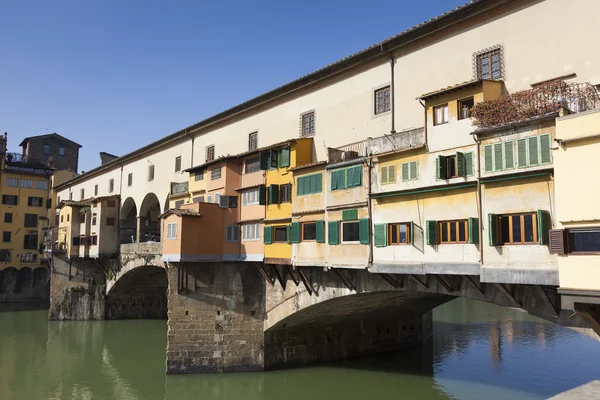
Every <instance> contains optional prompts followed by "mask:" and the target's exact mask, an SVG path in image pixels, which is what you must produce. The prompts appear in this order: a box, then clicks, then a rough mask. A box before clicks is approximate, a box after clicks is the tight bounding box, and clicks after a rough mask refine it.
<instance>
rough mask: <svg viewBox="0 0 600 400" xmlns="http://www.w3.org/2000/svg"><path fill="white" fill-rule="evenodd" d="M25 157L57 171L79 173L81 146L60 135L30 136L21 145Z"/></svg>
mask: <svg viewBox="0 0 600 400" xmlns="http://www.w3.org/2000/svg"><path fill="white" fill-rule="evenodd" d="M19 146H21V147H22V148H23V156H24V157H26V158H28V159H29V160H30V161H34V162H41V163H44V164H46V165H48V166H50V167H52V168H54V169H56V170H69V171H73V172H77V171H78V170H77V168H78V164H79V149H80V148H81V145H80V144H79V143H75V142H73V141H72V140H69V139H67V138H66V137H64V136H61V135H59V134H58V133H50V134H47V135H39V136H30V137H27V138H25V139H24V140H23V141H22V142H21V144H19Z"/></svg>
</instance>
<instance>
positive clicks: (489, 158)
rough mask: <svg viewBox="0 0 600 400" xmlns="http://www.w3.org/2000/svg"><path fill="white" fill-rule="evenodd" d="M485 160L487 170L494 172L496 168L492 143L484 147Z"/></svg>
mask: <svg viewBox="0 0 600 400" xmlns="http://www.w3.org/2000/svg"><path fill="white" fill-rule="evenodd" d="M483 160H484V161H483V164H484V169H485V172H492V171H493V169H494V158H493V154H492V145H491V144H488V145H486V146H485V147H484V148H483Z"/></svg>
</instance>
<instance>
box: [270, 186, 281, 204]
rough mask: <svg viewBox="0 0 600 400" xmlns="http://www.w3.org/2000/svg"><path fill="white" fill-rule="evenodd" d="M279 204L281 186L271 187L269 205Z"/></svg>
mask: <svg viewBox="0 0 600 400" xmlns="http://www.w3.org/2000/svg"><path fill="white" fill-rule="evenodd" d="M278 203H279V185H270V186H269V204H278Z"/></svg>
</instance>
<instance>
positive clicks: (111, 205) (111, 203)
mask: <svg viewBox="0 0 600 400" xmlns="http://www.w3.org/2000/svg"><path fill="white" fill-rule="evenodd" d="M116 206H117V201H116V200H113V199H111V200H106V207H108V208H115V207H116Z"/></svg>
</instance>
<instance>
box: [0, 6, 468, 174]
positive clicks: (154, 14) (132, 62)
mask: <svg viewBox="0 0 600 400" xmlns="http://www.w3.org/2000/svg"><path fill="white" fill-rule="evenodd" d="M465 2H467V0H427V1H406V0H400V1H398V0H378V1H367V0H363V1H357V0H345V1H342V0H330V1H328V0H320V1H317V0H304V1H301V2H292V1H289V0H269V1H266V0H258V1H241V0H235V1H199V0H198V1H192V0H178V1H152V0H147V1H141V0H127V1H123V0H85V1H81V0H69V1H67V0H65V1H61V0H57V1H42V0H38V1H29V0H19V1H16V0H14V1H9V0H0V132H4V131H7V132H8V134H9V149H10V150H11V151H19V150H20V148H18V147H17V146H18V144H19V143H20V142H21V140H22V139H23V138H24V137H26V136H33V135H40V134H43V133H45V130H44V129H42V128H46V127H47V128H48V133H52V132H57V133H59V134H62V135H64V136H66V137H68V138H70V139H72V140H74V141H76V142H78V143H80V144H82V145H83V148H82V149H81V152H80V162H79V165H80V169H82V170H86V171H87V170H90V169H92V168H94V167H96V166H98V165H99V163H100V158H99V156H98V152H99V151H106V152H109V153H113V154H116V155H123V154H125V153H128V152H130V151H132V150H135V149H136V148H138V147H141V146H142V145H145V144H148V143H150V142H152V141H154V140H157V139H159V138H161V137H163V136H166V135H168V134H170V133H173V132H175V131H177V130H179V129H182V128H184V127H186V126H188V125H191V124H193V123H195V122H198V121H200V120H202V119H204V118H206V117H208V116H210V115H213V114H215V113H217V112H219V111H222V110H224V109H227V108H229V107H231V106H234V105H236V104H238V103H240V102H243V101H245V100H248V99H250V98H252V97H254V96H257V95H259V94H261V93H264V92H266V91H268V90H271V89H273V88H275V87H277V86H280V85H282V84H285V83H287V82H289V81H291V80H293V79H296V78H297V77H299V76H301V75H305V74H307V73H309V72H312V71H314V70H316V69H318V68H321V67H323V66H325V65H326V64H328V63H331V62H333V61H336V60H338V59H340V58H342V57H345V56H348V55H350V54H352V53H354V52H356V51H358V50H361V49H363V48H365V47H367V46H370V45H372V44H374V43H376V42H379V41H381V40H383V39H385V38H387V37H389V36H392V35H395V34H397V33H399V32H401V31H403V30H405V29H407V28H409V27H411V26H414V25H416V24H418V23H420V22H423V21H425V20H427V19H429V18H431V17H434V16H436V15H439V14H441V13H442V12H445V11H448V10H450V9H453V8H454V7H456V6H457V5H459V4H463V3H465Z"/></svg>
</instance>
